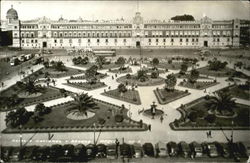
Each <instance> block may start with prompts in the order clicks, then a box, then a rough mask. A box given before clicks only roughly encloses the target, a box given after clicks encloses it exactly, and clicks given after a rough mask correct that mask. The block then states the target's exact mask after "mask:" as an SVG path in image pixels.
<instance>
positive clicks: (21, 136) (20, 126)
mask: <svg viewBox="0 0 250 163" xmlns="http://www.w3.org/2000/svg"><path fill="white" fill-rule="evenodd" d="M19 130H20V132H19V140H20V148H22V146H23V144H22V141H23V135H22V125H19Z"/></svg>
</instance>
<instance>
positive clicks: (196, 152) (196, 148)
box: [189, 141, 203, 157]
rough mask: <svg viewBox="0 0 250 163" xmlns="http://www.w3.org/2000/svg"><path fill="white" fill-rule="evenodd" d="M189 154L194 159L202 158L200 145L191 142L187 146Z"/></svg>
mask: <svg viewBox="0 0 250 163" xmlns="http://www.w3.org/2000/svg"><path fill="white" fill-rule="evenodd" d="M189 146H190V149H191V153H192V154H193V156H194V157H202V156H203V150H202V146H201V144H199V143H197V142H196V141H193V142H191V143H190V144H189Z"/></svg>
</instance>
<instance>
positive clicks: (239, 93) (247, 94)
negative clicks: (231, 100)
mask: <svg viewBox="0 0 250 163" xmlns="http://www.w3.org/2000/svg"><path fill="white" fill-rule="evenodd" d="M219 91H228V92H229V93H230V94H231V95H232V96H234V97H236V98H240V99H244V100H249V99H250V91H249V90H244V89H242V88H240V86H238V85H231V86H228V87H226V88H223V89H221V90H219Z"/></svg>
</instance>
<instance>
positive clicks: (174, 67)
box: [147, 61, 192, 70]
mask: <svg viewBox="0 0 250 163" xmlns="http://www.w3.org/2000/svg"><path fill="white" fill-rule="evenodd" d="M182 64H183V62H182V61H180V62H177V61H173V62H172V63H171V64H169V63H167V62H165V63H159V64H158V65H157V66H156V67H158V68H162V69H169V70H180V69H181V65H182ZM147 65H148V66H150V67H152V64H151V63H148V64H147ZM187 65H188V67H190V66H191V65H192V64H191V63H190V62H187Z"/></svg>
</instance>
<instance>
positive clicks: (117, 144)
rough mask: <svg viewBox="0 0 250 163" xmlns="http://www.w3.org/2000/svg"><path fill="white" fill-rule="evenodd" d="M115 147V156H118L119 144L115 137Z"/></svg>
mask: <svg viewBox="0 0 250 163" xmlns="http://www.w3.org/2000/svg"><path fill="white" fill-rule="evenodd" d="M115 145H116V146H115V149H116V157H118V148H119V145H120V142H119V140H118V139H117V138H116V139H115Z"/></svg>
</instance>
